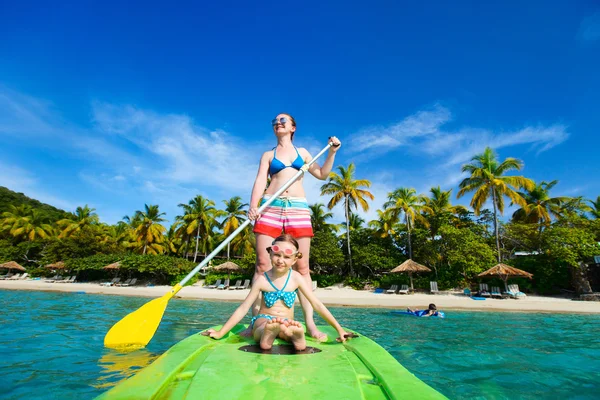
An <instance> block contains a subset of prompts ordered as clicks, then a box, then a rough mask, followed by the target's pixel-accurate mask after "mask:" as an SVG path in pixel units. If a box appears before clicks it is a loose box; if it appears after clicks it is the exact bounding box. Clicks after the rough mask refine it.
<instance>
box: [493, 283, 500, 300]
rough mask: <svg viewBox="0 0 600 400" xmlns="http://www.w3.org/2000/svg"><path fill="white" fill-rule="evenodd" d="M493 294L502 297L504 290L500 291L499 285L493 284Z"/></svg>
mask: <svg viewBox="0 0 600 400" xmlns="http://www.w3.org/2000/svg"><path fill="white" fill-rule="evenodd" d="M491 295H492V297H495V298H500V299H501V298H502V292H501V291H500V288H499V287H498V286H492V292H491Z"/></svg>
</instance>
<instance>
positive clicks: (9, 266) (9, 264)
mask: <svg viewBox="0 0 600 400" xmlns="http://www.w3.org/2000/svg"><path fill="white" fill-rule="evenodd" d="M0 268H6V269H8V270H11V269H16V270H17V271H26V269H25V267H23V266H21V265H19V264H17V263H16V262H14V261H9V262H5V263H4V264H0Z"/></svg>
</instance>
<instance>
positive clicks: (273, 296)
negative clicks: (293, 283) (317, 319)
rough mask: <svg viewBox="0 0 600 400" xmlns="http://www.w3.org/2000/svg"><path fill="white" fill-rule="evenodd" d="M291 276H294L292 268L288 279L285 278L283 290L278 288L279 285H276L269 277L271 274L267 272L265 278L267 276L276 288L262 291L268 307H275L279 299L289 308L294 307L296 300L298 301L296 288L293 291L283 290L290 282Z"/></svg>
mask: <svg viewBox="0 0 600 400" xmlns="http://www.w3.org/2000/svg"><path fill="white" fill-rule="evenodd" d="M290 276H292V270H291V269H290V272H289V273H288V276H287V279H286V280H285V284H284V285H283V287H282V288H281V290H279V289H277V286H275V285H274V284H273V282H271V279H269V275H267V273H266V272H265V278H267V280H268V281H269V283H270V284H271V286H273V289H275V290H276V291H275V292H265V291H264V290H263V291H262V294H263V299H265V305H266V306H267V308H271V307H273V305H274V304H275V302H276V301H277V300H279V299H281V300H283V304H285V305H286V306H287V308H292V307H293V306H294V301H296V290H294V291H293V292H284V291H283V289H285V287H286V286H287V284H288V282H289V281H290Z"/></svg>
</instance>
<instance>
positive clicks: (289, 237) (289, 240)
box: [267, 114, 302, 258]
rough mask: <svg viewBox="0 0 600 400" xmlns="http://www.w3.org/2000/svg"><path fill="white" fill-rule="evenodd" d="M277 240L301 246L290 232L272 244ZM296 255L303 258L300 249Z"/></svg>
mask: <svg viewBox="0 0 600 400" xmlns="http://www.w3.org/2000/svg"><path fill="white" fill-rule="evenodd" d="M286 115H287V114H286ZM277 242H287V243H291V244H292V246H294V247H295V248H296V251H298V249H299V248H300V245H299V244H298V241H297V240H296V239H294V237H293V236H292V235H290V234H289V233H284V234H283V235H281V236H278V237H276V238H275V240H273V242H272V243H271V245H274V244H275V243H277ZM267 250H269V251H271V248H270V247H268V248H267ZM296 255H297V256H298V258H302V253H300V252H299V251H298V253H296Z"/></svg>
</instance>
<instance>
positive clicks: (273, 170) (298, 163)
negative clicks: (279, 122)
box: [269, 146, 304, 176]
mask: <svg viewBox="0 0 600 400" xmlns="http://www.w3.org/2000/svg"><path fill="white" fill-rule="evenodd" d="M294 149H296V154H298V157H296V159H295V160H294V162H293V163H291V164H290V165H285V164H284V163H282V162H281V160H279V159H278V158H277V147H274V148H273V160H272V161H271V165H270V166H269V174H270V175H271V176H273V175H275V174H277V173H278V172H279V171H281V170H283V169H286V168H289V167H292V168H294V169H297V170H298V171H300V168H302V166H303V165H304V160H303V159H302V156H301V155H300V153H299V152H298V149H297V148H296V146H294Z"/></svg>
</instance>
